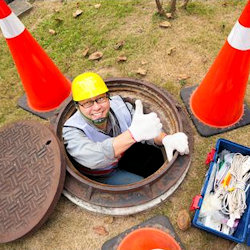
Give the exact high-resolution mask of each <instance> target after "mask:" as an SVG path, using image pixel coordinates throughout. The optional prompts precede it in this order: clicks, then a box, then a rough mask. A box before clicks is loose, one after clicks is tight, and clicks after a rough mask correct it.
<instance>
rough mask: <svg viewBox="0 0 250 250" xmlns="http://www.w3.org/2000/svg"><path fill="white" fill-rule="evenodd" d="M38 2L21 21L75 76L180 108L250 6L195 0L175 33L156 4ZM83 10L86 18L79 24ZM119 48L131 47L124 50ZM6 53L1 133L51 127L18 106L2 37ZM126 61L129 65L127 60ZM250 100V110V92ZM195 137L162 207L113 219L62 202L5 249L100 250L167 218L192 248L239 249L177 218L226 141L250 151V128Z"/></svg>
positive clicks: (1, 68) (180, 15) (180, 13)
mask: <svg viewBox="0 0 250 250" xmlns="http://www.w3.org/2000/svg"><path fill="white" fill-rule="evenodd" d="M30 2H31V3H32V5H33V9H32V10H31V12H29V13H28V14H26V15H24V16H22V17H21V18H20V19H21V21H22V22H23V23H24V25H25V26H26V28H27V29H28V30H29V31H30V33H31V34H32V35H33V37H34V38H35V39H36V40H37V41H38V43H39V44H40V45H41V46H42V47H43V49H44V50H45V51H46V53H47V54H48V55H49V56H50V58H51V59H52V60H53V61H54V62H55V64H56V65H57V66H58V68H59V69H60V70H61V71H62V72H63V74H65V75H66V76H67V77H69V78H71V79H72V78H74V77H75V76H77V75H78V74H80V73H82V72H84V71H94V72H97V73H99V74H100V75H101V76H102V77H103V78H107V77H130V78H136V79H141V80H145V81H148V82H151V83H153V84H155V85H157V86H160V87H162V88H164V89H165V90H166V91H168V92H169V93H170V94H171V95H172V96H173V97H174V98H175V99H176V100H177V101H178V102H179V103H180V105H183V103H182V101H181V98H180V90H181V88H183V87H188V86H193V85H196V84H199V83H200V82H201V81H202V79H203V78H204V76H205V75H206V73H207V71H208V70H209V68H210V66H211V65H212V63H213V61H214V59H215V57H216V56H217V54H218V52H219V50H220V48H221V47H222V46H223V44H224V42H225V40H226V38H227V36H228V34H229V33H230V31H231V29H232V27H233V25H234V24H235V22H236V21H237V19H238V18H239V16H240V13H241V11H242V9H243V7H244V5H245V3H246V1H239V0H228V1H221V0H218V1H216V0H209V1H195V0H193V1H190V3H189V4H188V6H187V9H186V10H184V9H181V8H179V7H178V8H177V13H176V17H175V18H173V19H169V20H167V21H169V22H170V24H171V27H168V28H162V27H160V26H159V24H160V23H161V22H163V21H166V19H164V18H162V17H160V16H159V15H158V14H157V13H156V5H155V1H153V0H150V1H149V0H123V1H122V0H120V1H116V0H102V1H90V0H86V1H66V0H64V1H30ZM177 2H178V1H177ZM178 4H179V2H178ZM164 5H165V6H166V5H167V1H164ZM77 10H82V14H81V15H79V16H77V17H74V16H73V14H74V13H75V12H76V11H77ZM119 43H123V46H121V47H120V48H117V47H119V46H118V45H119ZM97 51H99V52H101V53H102V54H103V56H102V58H100V59H99V60H90V59H89V55H91V54H92V53H94V52H97ZM0 53H1V56H0V100H1V105H0V126H1V127H3V126H5V125H6V124H9V123H11V122H14V121H16V120H37V121H41V122H44V120H42V119H40V118H38V117H37V116H34V115H32V114H30V113H28V112H26V111H24V110H23V109H21V108H19V107H17V101H18V99H19V98H20V97H21V96H22V95H23V94H24V90H23V87H22V84H21V82H20V79H19V76H18V73H17V70H16V68H15V66H14V63H13V60H12V57H11V54H10V52H9V49H8V47H7V44H6V42H5V39H4V38H3V36H2V35H0ZM86 53H87V54H86ZM85 54H86V55H85ZM121 56H123V57H126V60H125V61H119V60H118V57H121ZM138 71H140V72H141V73H140V74H138ZM142 73H143V74H142ZM248 85H249V84H248ZM245 101H246V103H247V104H248V105H249V106H250V89H249V86H248V88H247V91H246V95H245ZM44 123H46V122H44ZM192 132H193V134H194V154H193V159H192V164H191V167H190V169H189V171H188V174H187V176H186V178H185V179H184V181H183V183H182V184H181V185H180V187H179V188H178V189H177V191H175V192H174V194H173V195H171V196H170V197H169V198H168V199H167V200H166V201H165V202H163V203H162V204H161V205H160V206H158V207H156V208H154V209H150V210H149V211H145V212H143V213H140V214H135V215H131V216H126V217H111V216H104V215H98V214H92V213H89V212H87V211H85V210H83V209H82V208H80V207H78V206H76V205H74V204H73V203H71V202H70V201H69V200H67V199H66V198H65V197H63V196H62V197H61V199H60V200H59V203H58V205H57V207H56V209H55V211H54V212H53V214H52V216H50V218H49V220H48V221H47V222H46V223H45V224H44V225H43V226H42V228H40V229H39V230H38V231H37V232H36V233H34V234H33V235H31V236H29V237H27V238H24V239H20V240H18V241H15V242H12V243H8V244H2V245H0V249H84V250H93V249H100V247H101V246H102V244H103V243H104V242H105V241H106V240H108V239H110V238H112V237H114V236H116V235H118V234H119V233H121V232H123V231H125V230H126V229H128V228H130V227H132V226H134V225H137V224H138V223H140V222H143V221H145V220H147V219H149V218H151V217H153V216H154V215H159V214H161V215H165V216H168V218H169V219H170V221H171V223H172V224H173V226H174V228H175V230H176V232H177V234H178V235H179V237H180V238H181V241H182V243H183V245H184V246H185V247H186V249H190V250H193V249H195V250H199V249H220V250H221V249H228V248H229V247H230V245H231V244H232V243H231V242H229V241H227V240H223V239H221V238H218V237H216V236H214V235H211V234H208V233H206V232H204V231H201V230H199V229H196V228H194V227H191V228H189V229H188V230H187V231H185V232H183V231H181V230H180V229H178V226H177V215H178V212H179V211H180V210H183V209H186V210H189V206H190V204H191V200H192V198H193V196H195V195H196V194H199V192H200V189H201V187H202V184H203V180H204V177H205V173H206V171H207V167H206V166H205V164H204V161H205V158H206V155H207V153H208V152H209V151H210V149H211V148H212V147H214V145H215V143H216V141H217V140H218V138H225V139H228V140H231V141H234V142H236V143H239V144H243V145H245V146H248V147H249V146H250V141H249V138H250V127H249V126H245V127H242V128H238V129H236V130H232V131H230V132H227V133H223V134H220V135H216V136H212V137H208V138H205V137H201V136H200V135H199V134H198V133H197V131H196V129H195V127H194V126H193V125H192ZM190 215H191V216H192V213H190ZM100 226H101V227H105V230H106V232H107V233H103V234H102V233H101V234H100V233H98V232H97V230H96V227H100Z"/></svg>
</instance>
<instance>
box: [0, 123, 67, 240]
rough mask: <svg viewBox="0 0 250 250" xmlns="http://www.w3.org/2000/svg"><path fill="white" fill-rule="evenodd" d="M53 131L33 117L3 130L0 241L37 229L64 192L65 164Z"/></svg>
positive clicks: (0, 152) (1, 135)
mask: <svg viewBox="0 0 250 250" xmlns="http://www.w3.org/2000/svg"><path fill="white" fill-rule="evenodd" d="M62 159H63V158H62V156H61V152H60V148H59V145H58V142H57V138H56V136H55V135H54V133H53V132H52V131H51V130H50V129H49V128H48V127H46V126H44V125H41V124H39V123H38V122H34V121H21V122H16V123H13V124H10V125H8V126H6V127H3V128H2V129H1V130H0V243H4V242H10V241H13V240H16V239H18V238H20V237H22V236H24V235H27V234H28V233H31V232H33V231H34V230H36V229H38V228H39V227H40V226H41V225H42V224H43V223H44V222H45V221H46V219H47V218H48V216H49V215H50V214H51V212H52V211H53V208H54V207H55V205H56V202H57V201H58V199H59V197H60V194H61V192H62V188H63V184H64V177H65V166H64V162H63V161H62Z"/></svg>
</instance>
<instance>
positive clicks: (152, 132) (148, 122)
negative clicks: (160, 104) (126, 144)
mask: <svg viewBox="0 0 250 250" xmlns="http://www.w3.org/2000/svg"><path fill="white" fill-rule="evenodd" d="M161 128H162V124H161V122H160V119H159V118H158V117H157V114H156V113H153V112H151V113H149V114H143V106H142V102H141V101H140V100H136V101H135V113H134V116H133V120H132V123H131V126H130V127H129V131H130V133H131V134H132V136H133V138H134V139H135V140H136V141H137V142H140V141H143V140H150V139H153V138H155V137H156V136H158V135H159V134H160V132H161Z"/></svg>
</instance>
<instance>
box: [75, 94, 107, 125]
mask: <svg viewBox="0 0 250 250" xmlns="http://www.w3.org/2000/svg"><path fill="white" fill-rule="evenodd" d="M78 104H79V108H80V110H81V112H82V113H83V114H84V115H85V116H86V117H87V118H89V119H90V120H92V121H95V120H98V119H100V118H105V117H106V116H107V114H108V112H109V109H110V102H109V99H108V97H107V94H106V93H105V94H101V95H98V96H96V97H93V98H89V99H87V100H83V101H79V102H78Z"/></svg>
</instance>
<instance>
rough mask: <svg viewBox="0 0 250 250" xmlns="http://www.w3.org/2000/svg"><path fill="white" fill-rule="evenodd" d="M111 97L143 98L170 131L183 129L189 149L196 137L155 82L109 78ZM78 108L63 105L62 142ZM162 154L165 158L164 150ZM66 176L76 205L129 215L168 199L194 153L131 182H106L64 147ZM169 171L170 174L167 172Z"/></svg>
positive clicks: (59, 132)
mask: <svg viewBox="0 0 250 250" xmlns="http://www.w3.org/2000/svg"><path fill="white" fill-rule="evenodd" d="M105 82H106V84H107V86H108V88H109V91H110V94H111V96H114V95H120V96H122V97H123V99H124V100H125V101H128V102H130V103H132V104H133V103H134V102H135V100H136V99H140V100H141V101H142V103H143V106H144V111H145V113H149V112H156V113H157V114H158V116H159V118H160V119H161V122H162V124H163V129H164V131H165V132H166V133H167V134H173V133H176V132H178V131H184V132H185V133H186V134H188V136H189V145H190V152H192V147H193V138H192V134H191V132H190V131H191V129H190V126H189V121H188V118H187V116H186V113H185V112H184V111H183V110H182V108H181V107H180V106H179V105H178V103H177V102H176V101H174V99H173V98H172V97H171V95H170V94H168V93H167V92H166V91H165V90H163V89H161V88H159V87H156V86H155V85H153V84H151V83H147V82H143V81H139V80H134V79H128V78H112V79H107V80H106V81H105ZM75 111H76V109H75V105H74V102H73V101H72V100H69V101H68V102H66V104H65V106H64V107H63V108H62V110H61V112H60V114H59V115H58V118H57V122H56V130H57V136H58V138H59V139H60V141H61V143H62V144H63V138H62V127H63V124H64V123H65V122H66V120H67V119H68V118H69V117H71V116H72V115H73V114H74V112H75ZM162 154H163V156H164V158H165V159H166V155H165V150H164V149H162ZM64 155H65V158H66V164H67V175H66V181H65V185H64V191H63V193H64V195H65V196H66V197H67V198H69V199H70V200H71V201H73V202H74V203H75V204H77V205H79V206H81V207H83V208H85V209H87V210H90V211H93V212H99V213H103V214H111V215H128V214H133V213H137V212H140V211H143V210H146V209H148V208H151V207H153V206H155V205H157V204H159V203H160V202H162V200H165V199H166V198H167V197H168V196H169V195H170V194H172V193H173V192H174V190H175V189H176V188H177V187H178V186H179V185H180V183H181V182H182V181H183V179H184V177H185V175H186V173H187V171H188V168H189V165H190V161H191V153H190V154H189V155H185V156H178V154H177V153H175V155H174V158H173V160H172V161H171V162H170V163H168V162H167V161H165V162H164V163H163V164H162V166H161V167H160V168H159V169H158V170H157V171H156V172H154V173H153V174H151V175H150V176H148V177H147V178H145V179H144V180H142V181H140V182H136V183H132V184H128V185H116V186H114V185H107V184H102V183H99V182H96V181H93V180H91V179H90V178H88V177H86V176H84V175H83V174H81V173H80V172H79V171H78V170H77V168H76V167H75V166H74V164H73V163H72V161H71V160H70V158H69V157H68V155H67V152H66V150H65V148H64ZM166 173H167V174H166Z"/></svg>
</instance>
